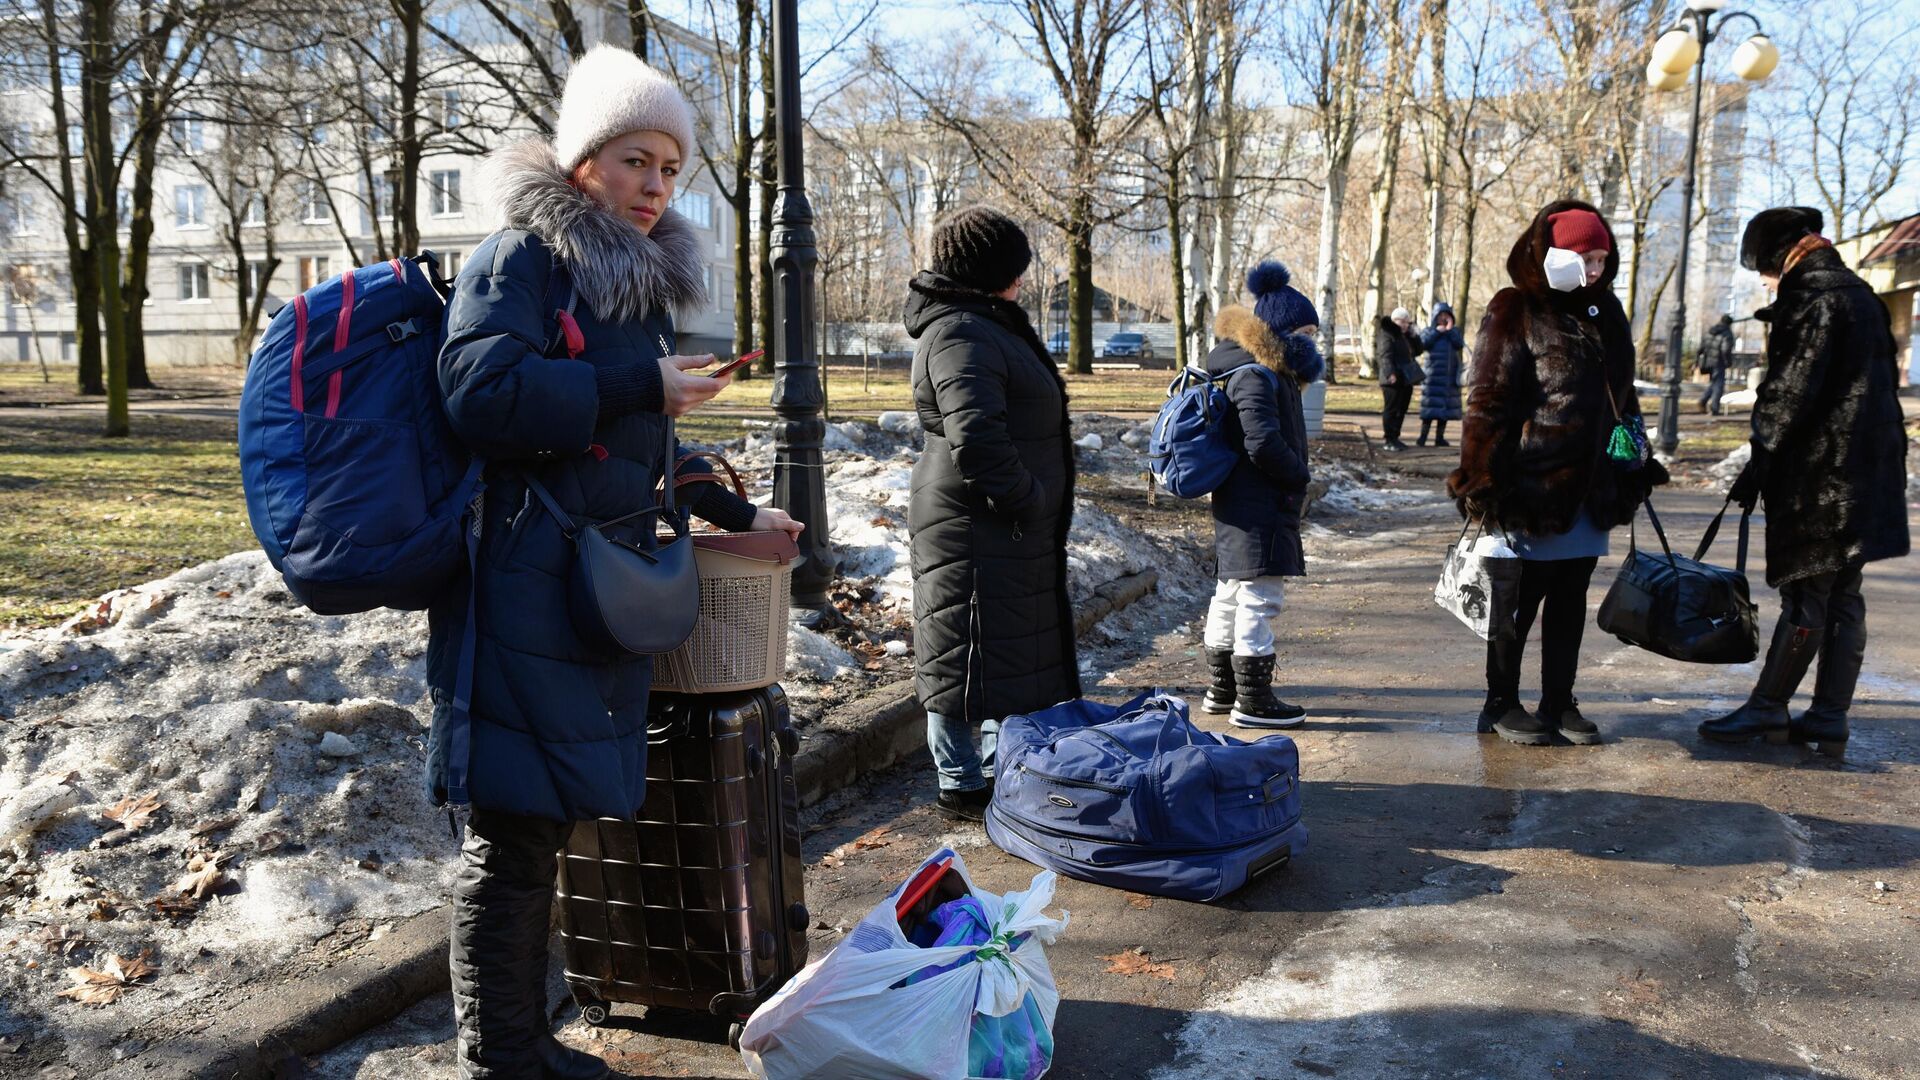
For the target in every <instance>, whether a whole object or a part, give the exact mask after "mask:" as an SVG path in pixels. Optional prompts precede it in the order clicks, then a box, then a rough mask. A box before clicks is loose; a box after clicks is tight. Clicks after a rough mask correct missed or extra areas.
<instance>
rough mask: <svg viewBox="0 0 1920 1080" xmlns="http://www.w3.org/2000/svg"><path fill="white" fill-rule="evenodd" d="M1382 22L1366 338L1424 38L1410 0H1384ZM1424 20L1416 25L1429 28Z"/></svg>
mask: <svg viewBox="0 0 1920 1080" xmlns="http://www.w3.org/2000/svg"><path fill="white" fill-rule="evenodd" d="M1379 3H1380V7H1379V23H1380V25H1381V27H1382V28H1383V29H1384V41H1383V42H1382V46H1383V47H1382V49H1381V56H1380V66H1381V69H1382V71H1381V80H1380V139H1379V153H1378V155H1377V161H1378V164H1377V166H1376V168H1375V169H1374V176H1373V187H1372V189H1371V190H1370V191H1369V192H1368V193H1367V207H1368V210H1369V214H1368V228H1367V262H1366V277H1367V291H1366V293H1365V295H1364V298H1363V299H1362V300H1361V304H1360V323H1359V325H1360V328H1361V331H1362V336H1363V338H1364V335H1365V332H1366V330H1367V328H1368V327H1371V326H1372V325H1373V320H1374V319H1375V318H1377V317H1378V316H1379V314H1380V310H1381V308H1382V307H1383V306H1384V305H1383V304H1382V302H1381V300H1382V297H1383V296H1385V294H1386V291H1387V246H1388V243H1389V240H1390V238H1391V235H1392V229H1393V196H1394V189H1395V188H1396V187H1397V186H1398V185H1399V181H1400V145H1401V139H1402V136H1403V135H1404V133H1405V130H1406V115H1407V109H1408V107H1409V106H1410V105H1411V100H1410V99H1411V92H1412V85H1413V71H1414V63H1415V59H1416V58H1417V57H1418V56H1419V54H1420V45H1421V42H1420V40H1419V38H1418V37H1417V36H1416V37H1415V39H1414V41H1413V45H1412V47H1411V48H1409V47H1408V45H1407V25H1406V6H1405V0H1379ZM1425 25H1426V24H1425V22H1424V21H1422V22H1420V23H1418V24H1417V29H1419V30H1424V29H1425ZM1360 355H1361V362H1360V371H1361V374H1362V375H1363V376H1367V375H1371V374H1372V373H1373V371H1372V368H1373V353H1372V352H1371V351H1367V350H1362V352H1361V354H1360Z"/></svg>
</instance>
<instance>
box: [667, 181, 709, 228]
mask: <svg viewBox="0 0 1920 1080" xmlns="http://www.w3.org/2000/svg"><path fill="white" fill-rule="evenodd" d="M673 208H674V209H675V210H678V211H680V214H681V216H683V217H685V218H686V219H687V220H688V221H691V222H693V223H694V224H695V225H698V226H699V227H700V228H702V229H711V228H713V196H711V195H709V194H707V193H706V192H704V191H695V190H694V189H692V188H681V189H680V190H679V191H677V192H674V195H673Z"/></svg>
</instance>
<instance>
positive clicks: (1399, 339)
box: [1373, 308, 1427, 453]
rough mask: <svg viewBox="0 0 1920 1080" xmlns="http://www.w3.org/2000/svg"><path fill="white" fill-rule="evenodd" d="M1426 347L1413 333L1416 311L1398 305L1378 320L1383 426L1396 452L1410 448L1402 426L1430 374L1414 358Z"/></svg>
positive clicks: (1375, 335) (1375, 360) (1377, 367)
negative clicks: (1417, 389)
mask: <svg viewBox="0 0 1920 1080" xmlns="http://www.w3.org/2000/svg"><path fill="white" fill-rule="evenodd" d="M1425 349H1426V346H1424V345H1422V344H1421V343H1420V339H1419V338H1417V337H1415V336H1414V335H1413V313H1412V312H1410V311H1408V310H1407V309H1406V308H1394V309H1393V314H1391V315H1387V316H1383V317H1381V318H1380V319H1378V320H1377V325H1376V326H1375V327H1374V330H1373V370H1374V373H1375V375H1376V376H1378V378H1379V379H1380V397H1381V399H1382V404H1381V408H1380V427H1381V429H1382V432H1383V434H1382V442H1383V445H1385V446H1386V448H1387V449H1388V450H1391V451H1393V452H1394V453H1399V452H1400V451H1402V450H1405V449H1406V448H1407V444H1406V443H1403V442H1401V441H1400V428H1401V425H1403V424H1404V423H1406V419H1407V408H1408V407H1409V406H1410V405H1412V404H1413V388H1414V387H1415V386H1418V385H1420V383H1421V382H1423V381H1425V379H1426V377H1427V376H1426V373H1425V372H1423V371H1421V370H1420V365H1419V364H1418V363H1416V362H1415V361H1414V359H1413V358H1414V357H1416V356H1418V355H1420V353H1421V352H1423V351H1424V350H1425Z"/></svg>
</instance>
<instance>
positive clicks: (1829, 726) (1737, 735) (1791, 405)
mask: <svg viewBox="0 0 1920 1080" xmlns="http://www.w3.org/2000/svg"><path fill="white" fill-rule="evenodd" d="M1824 220H1825V219H1824V218H1823V216H1822V215H1821V213H1820V211H1818V210H1815V209H1812V208H1811V207H1805V206H1786V207H1776V208H1774V209H1772V210H1763V211H1761V212H1760V213H1759V214H1757V215H1755V216H1754V219H1753V220H1752V221H1750V222H1748V223H1747V231H1746V236H1745V237H1744V238H1743V239H1742V240H1741V244H1740V261H1741V264H1742V265H1744V266H1745V267H1746V268H1747V269H1749V270H1757V271H1759V272H1760V277H1761V280H1763V281H1765V282H1766V283H1767V284H1768V285H1769V286H1771V287H1773V288H1774V289H1775V290H1776V292H1777V293H1778V297H1779V298H1778V299H1777V300H1776V301H1775V302H1774V304H1773V306H1772V307H1769V308H1767V309H1765V310H1763V311H1760V312H1758V313H1757V317H1758V318H1760V319H1763V320H1766V321H1768V322H1770V323H1771V324H1772V327H1773V329H1772V332H1771V333H1770V334H1769V335H1768V337H1767V376H1766V379H1765V381H1763V382H1762V383H1761V384H1760V389H1759V393H1758V397H1757V399H1756V400H1755V402H1754V406H1753V458H1752V460H1751V461H1750V462H1749V463H1748V465H1747V468H1746V469H1745V470H1744V471H1743V472H1742V473H1741V474H1740V479H1739V480H1738V481H1737V482H1736V483H1735V484H1734V488H1733V498H1734V499H1735V501H1737V502H1739V503H1740V504H1741V505H1742V506H1744V507H1747V508H1748V509H1751V508H1752V507H1753V505H1754V503H1755V502H1756V501H1757V500H1760V499H1764V500H1765V501H1766V509H1767V584H1769V585H1773V586H1776V587H1778V588H1779V590H1780V621H1779V623H1777V624H1776V625H1775V626H1774V628H1773V642H1772V644H1771V645H1770V646H1769V647H1768V649H1767V662H1766V665H1765V666H1764V667H1762V668H1761V670H1760V677H1759V679H1757V680H1756V681H1755V683H1754V687H1753V693H1752V694H1751V695H1750V696H1749V697H1748V698H1747V703H1746V704H1745V705H1742V706H1741V707H1740V708H1738V709H1735V710H1734V711H1733V712H1731V713H1729V714H1727V715H1726V716H1722V717H1718V718H1716V719H1713V720H1709V721H1707V722H1706V723H1704V724H1701V725H1700V734H1701V735H1703V736H1705V737H1707V738H1709V739H1713V740H1716V741H1719V742H1746V741H1748V740H1751V739H1755V738H1761V737H1764V738H1766V739H1767V740H1768V741H1769V742H1789V741H1791V742H1802V743H1811V744H1813V745H1814V746H1815V748H1816V749H1818V750H1819V751H1820V752H1822V753H1825V754H1830V755H1832V756H1835V757H1839V756H1841V755H1842V754H1844V752H1845V750H1846V745H1847V711H1848V710H1849V709H1850V708H1852V706H1853V687H1854V683H1855V681H1857V680H1858V679H1859V677H1860V665H1861V663H1862V662H1863V661H1864V660H1865V657H1866V650H1867V602H1866V600H1865V598H1864V597H1862V595H1861V593H1860V582H1861V571H1862V568H1864V567H1865V566H1866V564H1867V563H1870V562H1873V561H1875V560H1877V559H1897V558H1899V557H1900V556H1902V555H1905V554H1907V552H1908V551H1909V550H1910V547H1911V542H1910V538H1909V536H1908V532H1907V505H1906V492H1907V433H1906V425H1905V420H1904V418H1903V416H1902V413H1901V409H1900V402H1899V399H1898V398H1897V397H1896V396H1895V395H1896V390H1895V387H1897V386H1898V385H1899V372H1898V366H1897V363H1898V362H1897V360H1896V355H1897V351H1898V350H1897V349H1896V348H1895V345H1894V339H1893V329H1892V321H1891V317H1890V316H1889V314H1888V312H1887V307H1886V305H1885V304H1883V303H1881V302H1880V298H1879V297H1877V296H1875V295H1874V293H1873V290H1872V289H1871V288H1870V287H1868V285H1867V283H1866V282H1864V281H1862V280H1860V278H1859V276H1858V275H1856V274H1855V273H1854V272H1853V271H1852V270H1849V269H1847V265H1846V263H1844V262H1842V261H1841V259H1840V256H1839V253H1837V252H1835V251H1834V250H1833V245H1832V244H1831V243H1830V242H1829V241H1828V240H1826V239H1825V238H1824V237H1822V236H1821V235H1820V229H1821V226H1822V225H1823V224H1824ZM1816 655H1817V656H1818V657H1819V658H1820V667H1819V671H1818V672H1817V673H1816V674H1815V676H1814V683H1813V704H1812V706H1811V707H1810V708H1808V709H1807V711H1806V712H1805V713H1804V714H1802V715H1801V716H1799V717H1791V718H1790V717H1789V714H1788V712H1787V706H1788V703H1789V702H1791V701H1792V699H1793V692H1794V690H1795V689H1797V688H1798V687H1799V685H1800V680H1801V679H1802V678H1804V677H1805V676H1806V673H1807V668H1808V667H1809V666H1811V665H1812V663H1813V660H1814V657H1815V656H1816Z"/></svg>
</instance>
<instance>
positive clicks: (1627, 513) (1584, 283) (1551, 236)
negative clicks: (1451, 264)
mask: <svg viewBox="0 0 1920 1080" xmlns="http://www.w3.org/2000/svg"><path fill="white" fill-rule="evenodd" d="M1619 269H1620V257H1619V254H1618V250H1617V248H1616V246H1615V244H1614V242H1613V230H1611V229H1609V228H1608V227H1607V223H1606V221H1605V220H1603V219H1602V218H1601V217H1600V215H1599V213H1598V212H1597V211H1595V210H1594V208H1593V207H1592V206H1590V205H1588V204H1587V203H1583V202H1576V201H1573V200H1564V201H1560V202H1554V203H1549V204H1548V205H1547V206H1546V207H1545V208H1544V209H1542V210H1541V211H1540V213H1539V214H1538V215H1536V216H1535V217H1534V219H1533V223H1532V224H1530V225H1528V226H1527V230H1526V231H1525V232H1523V233H1521V234H1520V239H1519V240H1518V241H1517V242H1515V244H1514V245H1513V251H1512V253H1511V254H1510V255H1508V256H1507V275H1508V276H1509V277H1510V278H1511V279H1512V280H1513V284H1512V285H1511V286H1509V287H1507V288H1504V289H1501V290H1500V291H1499V292H1498V293H1495V294H1494V297H1493V300H1492V301H1491V302H1490V303H1488V305H1487V314H1486V318H1485V319H1484V320H1483V321H1482V322H1481V324H1480V334H1479V336H1478V338H1477V339H1476V340H1475V343H1474V348H1475V350H1476V358H1475V361H1474V365H1473V386H1472V388H1471V392H1470V393H1469V394H1468V395H1467V409H1466V423H1465V424H1463V425H1462V427H1461V436H1460V467H1459V468H1457V469H1455V470H1454V471H1453V474H1452V475H1451V476H1449V477H1448V478H1447V493H1448V494H1449V495H1452V496H1453V497H1454V498H1455V499H1456V500H1458V502H1459V506H1460V512H1461V513H1462V514H1465V515H1466V516H1468V517H1469V518H1473V519H1475V520H1478V521H1480V522H1481V523H1482V524H1484V525H1485V527H1486V528H1487V529H1488V530H1489V531H1498V532H1501V533H1503V534H1504V535H1505V536H1506V537H1507V539H1508V541H1509V542H1510V543H1511V544H1512V546H1513V548H1514V549H1515V551H1516V552H1518V554H1519V555H1520V557H1521V559H1522V560H1523V561H1522V563H1521V574H1520V595H1519V610H1518V611H1517V612H1515V615H1514V618H1515V623H1516V625H1515V627H1514V631H1515V632H1514V633H1513V634H1511V635H1495V636H1493V637H1491V638H1489V639H1488V641H1487V700H1486V704H1485V706H1483V707H1482V708H1481V710H1480V722H1479V730H1480V731H1481V732H1482V733H1483V734H1484V733H1486V732H1489V731H1491V732H1495V733H1497V734H1498V735H1499V736H1500V737H1501V738H1503V739H1506V740H1508V741H1510V742H1516V743H1521V744H1524V745H1528V746H1544V745H1547V744H1549V743H1552V742H1553V741H1554V739H1555V736H1556V735H1558V736H1560V737H1561V738H1564V739H1565V740H1566V741H1568V742H1572V743H1583V744H1590V743H1597V742H1599V741H1600V731H1599V729H1598V728H1597V727H1595V726H1594V724H1593V722H1592V721H1590V720H1588V719H1587V718H1586V717H1584V716H1582V715H1581V714H1580V709H1579V703H1578V702H1577V701H1576V700H1575V699H1574V696H1573V683H1574V676H1575V675H1576V674H1577V673H1578V670H1579V666H1580V639H1581V636H1582V633H1583V631H1584V630H1585V628H1586V624H1587V584H1588V582H1589V580H1590V579H1591V578H1592V577H1593V568H1594V565H1595V563H1596V562H1598V561H1599V558H1600V556H1602V555H1605V554H1606V553H1607V531H1608V530H1609V529H1612V528H1613V527H1614V526H1616V525H1624V524H1626V523H1627V522H1629V521H1631V520H1632V519H1633V515H1634V512H1635V510H1636V509H1637V508H1638V507H1639V505H1640V503H1641V502H1642V501H1643V500H1644V499H1645V498H1646V496H1647V493H1648V492H1649V491H1650V490H1651V489H1652V488H1654V487H1655V486H1657V485H1660V484H1664V483H1666V482H1667V471H1666V469H1664V468H1663V467H1661V465H1660V463H1659V462H1657V461H1653V460H1651V458H1649V459H1648V460H1646V461H1645V462H1644V463H1643V462H1640V461H1639V460H1638V459H1637V458H1636V459H1635V460H1634V461H1633V462H1632V463H1631V466H1630V465H1629V464H1627V463H1623V462H1616V461H1614V460H1612V458H1611V457H1610V456H1609V455H1608V453H1607V447H1608V443H1609V441H1610V440H1611V438H1612V435H1613V431H1614V427H1615V425H1616V424H1618V423H1621V422H1623V421H1624V422H1627V423H1631V422H1632V421H1633V420H1635V419H1637V418H1638V417H1639V415H1640V401H1639V398H1638V397H1636V396H1635V394H1634V390H1633V370H1634V363H1633V330H1632V327H1631V326H1630V325H1629V323H1628V322H1627V314H1626V311H1625V310H1624V309H1622V308H1621V306H1620V301H1619V299H1618V298H1617V297H1615V296H1614V293H1613V278H1614V275H1615V274H1616V273H1617V272H1618V271H1619ZM1543 607H1544V608H1545V612H1544V618H1543V619H1542V622H1541V633H1540V708H1539V711H1538V713H1537V714H1536V713H1529V712H1528V711H1527V710H1526V709H1525V708H1522V707H1521V705H1520V661H1521V657H1522V653H1523V651H1524V649H1525V648H1526V642H1527V633H1528V631H1530V630H1531V629H1532V628H1533V622H1534V618H1535V616H1537V615H1541V614H1542V608H1543Z"/></svg>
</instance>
